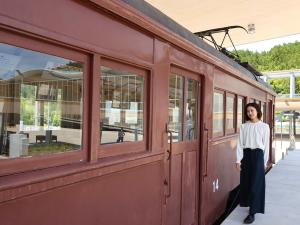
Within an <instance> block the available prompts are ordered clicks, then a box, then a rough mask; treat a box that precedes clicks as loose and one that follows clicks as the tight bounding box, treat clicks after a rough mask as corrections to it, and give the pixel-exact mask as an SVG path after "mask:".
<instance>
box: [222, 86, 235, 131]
mask: <svg viewBox="0 0 300 225" xmlns="http://www.w3.org/2000/svg"><path fill="white" fill-rule="evenodd" d="M227 97H233V128H231V129H227ZM225 100H226V102H225V110H224V111H225V135H228V134H234V133H235V132H236V120H237V119H236V115H237V112H236V110H237V107H236V105H237V103H236V101H237V98H236V95H235V94H234V93H231V92H227V91H226V96H225Z"/></svg>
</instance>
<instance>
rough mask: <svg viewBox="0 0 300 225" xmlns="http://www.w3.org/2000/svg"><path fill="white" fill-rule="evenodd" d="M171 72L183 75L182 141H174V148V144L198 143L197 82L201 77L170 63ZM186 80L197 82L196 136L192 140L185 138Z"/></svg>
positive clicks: (198, 110) (198, 90)
mask: <svg viewBox="0 0 300 225" xmlns="http://www.w3.org/2000/svg"><path fill="white" fill-rule="evenodd" d="M171 74H175V75H178V76H181V77H183V102H182V104H183V110H182V124H181V125H182V141H180V142H174V143H173V145H175V149H176V145H179V146H188V145H192V144H194V143H198V142H199V139H200V133H199V132H200V101H201V87H200V86H199V84H201V78H200V76H201V75H200V74H197V73H195V72H191V71H189V70H188V69H186V68H181V67H179V66H178V65H173V64H172V65H171V69H170V75H171ZM188 80H194V81H196V82H197V83H198V87H197V106H196V109H197V118H196V127H195V129H196V130H197V134H196V138H195V139H192V140H187V139H186V136H185V134H186V103H187V95H188V94H187V91H188Z"/></svg>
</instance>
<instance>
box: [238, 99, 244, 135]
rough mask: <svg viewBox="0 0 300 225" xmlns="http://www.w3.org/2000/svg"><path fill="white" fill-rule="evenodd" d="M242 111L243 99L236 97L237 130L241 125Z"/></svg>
mask: <svg viewBox="0 0 300 225" xmlns="http://www.w3.org/2000/svg"><path fill="white" fill-rule="evenodd" d="M243 109H244V98H242V97H238V102H237V129H239V128H240V126H241V124H242V123H243V119H244V118H243V116H244V113H243Z"/></svg>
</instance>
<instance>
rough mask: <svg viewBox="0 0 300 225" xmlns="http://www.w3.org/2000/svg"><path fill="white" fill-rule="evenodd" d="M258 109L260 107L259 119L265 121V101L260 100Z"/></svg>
mask: <svg viewBox="0 0 300 225" xmlns="http://www.w3.org/2000/svg"><path fill="white" fill-rule="evenodd" d="M260 109H261V121H265V112H264V110H265V103H264V102H262V103H261V105H260Z"/></svg>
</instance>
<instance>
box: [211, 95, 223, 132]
mask: <svg viewBox="0 0 300 225" xmlns="http://www.w3.org/2000/svg"><path fill="white" fill-rule="evenodd" d="M213 104H214V106H213V134H214V136H222V135H223V134H224V93H222V92H219V91H215V92H214V102H213Z"/></svg>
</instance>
